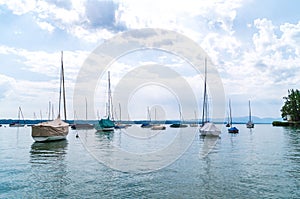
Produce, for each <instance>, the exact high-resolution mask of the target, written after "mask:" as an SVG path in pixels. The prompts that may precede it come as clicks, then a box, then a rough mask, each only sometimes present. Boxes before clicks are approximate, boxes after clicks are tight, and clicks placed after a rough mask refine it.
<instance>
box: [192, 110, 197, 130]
mask: <svg viewBox="0 0 300 199" xmlns="http://www.w3.org/2000/svg"><path fill="white" fill-rule="evenodd" d="M194 114H195V123H192V124H190V127H198V122H197V114H196V111H194Z"/></svg>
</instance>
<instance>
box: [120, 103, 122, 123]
mask: <svg viewBox="0 0 300 199" xmlns="http://www.w3.org/2000/svg"><path fill="white" fill-rule="evenodd" d="M119 110H120V118H119V120H120V122H121V116H122V112H121V111H122V110H121V104H120V103H119Z"/></svg>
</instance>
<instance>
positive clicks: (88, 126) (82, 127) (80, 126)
mask: <svg viewBox="0 0 300 199" xmlns="http://www.w3.org/2000/svg"><path fill="white" fill-rule="evenodd" d="M93 128H94V126H93V125H92V124H73V125H72V126H71V129H73V130H75V129H76V130H85V129H93Z"/></svg>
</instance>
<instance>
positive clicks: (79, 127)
mask: <svg viewBox="0 0 300 199" xmlns="http://www.w3.org/2000/svg"><path fill="white" fill-rule="evenodd" d="M75 115H76V112H75V113H74V124H73V125H72V126H71V129H73V130H75V129H76V130H83V129H93V128H94V126H93V125H92V124H89V123H87V118H88V115H87V99H86V98H85V121H86V122H85V123H75Z"/></svg>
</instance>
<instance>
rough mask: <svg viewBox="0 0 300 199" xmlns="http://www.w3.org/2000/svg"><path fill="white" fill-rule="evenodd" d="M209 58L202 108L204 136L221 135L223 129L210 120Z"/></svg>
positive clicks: (201, 129) (201, 131)
mask: <svg viewBox="0 0 300 199" xmlns="http://www.w3.org/2000/svg"><path fill="white" fill-rule="evenodd" d="M206 81H207V60H206V58H205V76H204V94H203V109H202V126H201V128H200V129H199V131H200V135H202V136H219V135H220V134H221V130H220V129H218V127H217V126H216V125H215V124H214V123H213V122H209V120H208V101H207V89H206Z"/></svg>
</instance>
